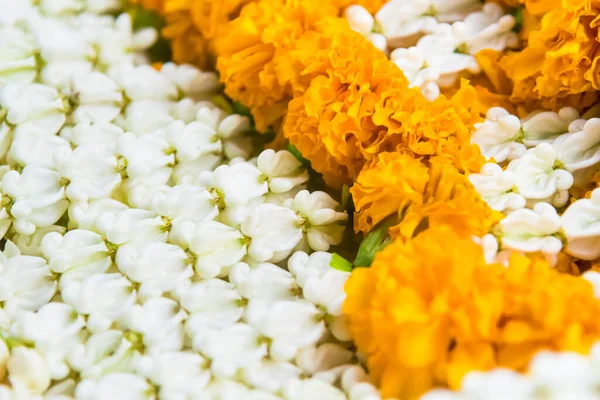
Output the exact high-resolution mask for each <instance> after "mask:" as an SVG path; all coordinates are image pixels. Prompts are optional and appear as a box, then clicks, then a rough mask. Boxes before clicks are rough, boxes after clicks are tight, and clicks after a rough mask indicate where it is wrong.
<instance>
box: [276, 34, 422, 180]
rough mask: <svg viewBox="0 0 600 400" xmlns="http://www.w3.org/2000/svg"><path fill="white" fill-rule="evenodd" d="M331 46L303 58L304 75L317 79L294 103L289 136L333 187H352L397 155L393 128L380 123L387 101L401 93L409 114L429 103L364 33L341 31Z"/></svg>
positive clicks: (287, 129)
mask: <svg viewBox="0 0 600 400" xmlns="http://www.w3.org/2000/svg"><path fill="white" fill-rule="evenodd" d="M330 40H331V44H332V45H331V46H328V47H323V48H322V50H319V51H316V52H310V51H305V52H303V54H305V55H306V57H307V63H306V64H307V66H308V67H307V68H306V69H305V70H304V71H303V75H304V76H316V77H315V78H314V79H312V81H311V82H310V86H308V88H307V90H306V92H305V93H304V94H301V95H298V96H297V97H295V98H294V100H293V101H292V102H291V103H290V105H289V107H288V114H287V117H286V122H285V125H284V133H285V135H286V137H287V138H288V139H289V140H290V142H291V143H292V144H294V145H295V146H296V147H297V148H298V150H299V151H300V152H301V153H302V154H303V156H304V157H306V158H307V159H309V160H310V161H311V165H312V167H313V168H314V169H315V170H316V171H318V172H320V173H322V174H323V177H324V179H325V181H326V182H327V184H328V185H330V186H333V187H341V186H342V184H344V183H346V184H352V182H353V180H354V178H356V177H357V176H358V173H359V172H360V170H361V169H362V167H363V165H364V164H365V162H366V161H368V160H370V159H372V158H374V157H376V156H377V154H378V153H380V152H382V151H386V150H392V149H391V148H387V149H386V147H385V142H386V140H387V135H388V131H389V129H388V127H387V126H384V125H383V124H380V123H378V122H377V121H376V118H377V116H378V109H379V108H382V107H384V106H385V103H386V101H387V99H390V98H391V97H393V96H399V93H402V98H403V99H404V104H403V106H406V108H410V109H415V108H417V107H418V104H426V103H427V102H426V100H425V99H424V98H423V96H422V95H421V94H420V93H419V92H418V90H416V89H409V88H408V82H407V80H406V78H405V77H404V75H403V74H402V72H401V71H400V70H399V69H398V67H397V66H395V65H394V64H393V63H392V62H391V61H389V60H388V59H387V58H386V57H385V55H384V54H383V53H382V52H381V51H379V50H378V49H376V48H375V47H374V46H373V45H372V44H371V43H370V42H368V41H367V40H365V39H364V38H363V37H362V36H361V35H360V34H359V33H356V32H354V31H352V30H350V29H346V30H340V31H338V32H335V33H333V34H332V35H331V39H330ZM308 46H309V43H306V48H308ZM390 113H391V112H390ZM385 123H386V124H388V125H395V122H390V121H389V120H387V119H386V121H385ZM396 125H399V124H396Z"/></svg>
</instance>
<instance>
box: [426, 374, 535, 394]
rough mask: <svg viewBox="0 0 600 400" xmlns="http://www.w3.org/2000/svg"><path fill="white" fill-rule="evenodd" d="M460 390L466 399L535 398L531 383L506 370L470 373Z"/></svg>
mask: <svg viewBox="0 0 600 400" xmlns="http://www.w3.org/2000/svg"><path fill="white" fill-rule="evenodd" d="M462 390H463V393H464V394H465V398H468V399H471V398H486V399H488V398H489V399H490V400H502V399H507V398H509V399H515V400H528V399H533V398H535V397H534V393H535V387H534V386H533V385H532V383H531V381H530V380H529V379H527V378H526V377H524V376H523V375H521V374H518V373H516V372H514V371H510V370H507V369H496V370H493V371H491V372H485V373H482V372H471V373H469V374H467V376H465V378H464V379H463V383H462ZM432 398H434V397H432Z"/></svg>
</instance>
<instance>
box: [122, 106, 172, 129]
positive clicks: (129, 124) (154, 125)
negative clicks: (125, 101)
mask: <svg viewBox="0 0 600 400" xmlns="http://www.w3.org/2000/svg"><path fill="white" fill-rule="evenodd" d="M172 107H173V104H172V103H171V102H170V101H156V100H140V101H134V102H132V103H131V104H129V105H128V106H127V108H126V109H125V112H124V113H123V114H122V115H120V116H119V117H118V118H117V119H116V121H115V123H116V124H118V125H119V126H121V127H122V128H123V129H125V130H127V131H128V132H133V133H135V134H137V135H143V134H147V133H152V132H154V131H155V130H157V129H164V128H166V127H167V126H168V125H169V124H170V123H171V122H172V121H173V117H172V116H171V115H170V113H171V108H172Z"/></svg>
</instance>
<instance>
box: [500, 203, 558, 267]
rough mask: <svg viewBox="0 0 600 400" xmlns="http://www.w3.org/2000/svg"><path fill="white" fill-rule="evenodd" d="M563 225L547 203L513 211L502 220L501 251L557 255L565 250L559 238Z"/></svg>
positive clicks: (554, 210) (553, 209)
mask: <svg viewBox="0 0 600 400" xmlns="http://www.w3.org/2000/svg"><path fill="white" fill-rule="evenodd" d="M560 223H561V219H560V217H559V216H558V214H557V213H556V209H555V208H554V207H552V206H551V205H550V204H548V203H538V204H536V205H535V207H534V208H533V210H530V209H527V208H523V209H520V210H515V211H512V212H511V213H509V214H508V215H507V216H506V218H504V219H503V220H502V221H500V227H501V237H500V241H501V244H502V248H504V249H512V250H517V251H523V252H526V253H533V252H536V251H541V252H543V253H545V254H547V255H550V256H556V255H557V254H558V253H559V252H560V250H561V249H562V242H561V240H560V239H559V238H557V237H556V235H557V234H558V231H559V230H560V228H561V226H560Z"/></svg>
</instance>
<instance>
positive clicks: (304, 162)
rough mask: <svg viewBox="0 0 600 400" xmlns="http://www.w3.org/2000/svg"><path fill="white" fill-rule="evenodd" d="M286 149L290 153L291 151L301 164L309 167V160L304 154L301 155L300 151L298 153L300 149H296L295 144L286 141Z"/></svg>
mask: <svg viewBox="0 0 600 400" xmlns="http://www.w3.org/2000/svg"><path fill="white" fill-rule="evenodd" d="M287 150H288V151H289V152H290V153H292V154H293V155H294V157H296V159H297V160H298V161H300V162H301V163H302V165H304V166H305V167H310V161H308V160H307V159H306V158H304V156H302V153H300V150H298V149H297V148H296V146H294V145H293V144H291V143H288V146H287Z"/></svg>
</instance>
